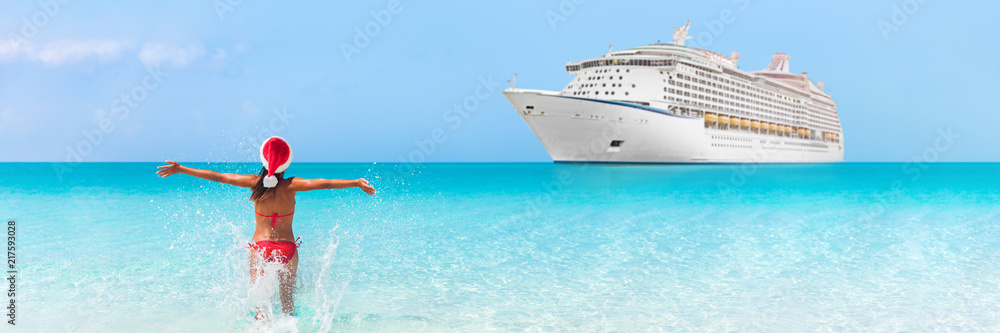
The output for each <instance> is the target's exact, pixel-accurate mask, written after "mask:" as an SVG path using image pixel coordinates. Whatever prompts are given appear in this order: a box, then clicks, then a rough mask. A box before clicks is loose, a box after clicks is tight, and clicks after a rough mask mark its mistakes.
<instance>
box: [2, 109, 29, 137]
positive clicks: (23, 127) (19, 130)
mask: <svg viewBox="0 0 1000 333" xmlns="http://www.w3.org/2000/svg"><path fill="white" fill-rule="evenodd" d="M35 127H36V126H35V125H34V124H30V123H28V121H27V119H25V118H24V116H23V115H21V114H18V113H17V112H14V111H13V110H3V112H0V134H3V133H14V134H18V135H23V134H26V133H30V132H32V131H34V130H35Z"/></svg>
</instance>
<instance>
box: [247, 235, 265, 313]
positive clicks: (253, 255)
mask: <svg viewBox="0 0 1000 333" xmlns="http://www.w3.org/2000/svg"><path fill="white" fill-rule="evenodd" d="M261 273H263V272H262V271H261V267H260V256H259V255H257V251H256V250H254V249H250V293H251V294H253V290H254V288H255V286H256V285H257V275H260V274H261ZM264 318H265V317H264V312H263V311H261V310H260V307H255V308H254V318H253V319H257V320H260V319H264Z"/></svg>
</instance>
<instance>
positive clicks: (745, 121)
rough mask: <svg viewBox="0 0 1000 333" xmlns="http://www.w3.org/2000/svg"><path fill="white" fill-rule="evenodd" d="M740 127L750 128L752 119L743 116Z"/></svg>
mask: <svg viewBox="0 0 1000 333" xmlns="http://www.w3.org/2000/svg"><path fill="white" fill-rule="evenodd" d="M740 127H743V128H750V119H746V118H743V120H741V121H740Z"/></svg>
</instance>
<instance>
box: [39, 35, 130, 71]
mask: <svg viewBox="0 0 1000 333" xmlns="http://www.w3.org/2000/svg"><path fill="white" fill-rule="evenodd" d="M126 48H127V45H125V44H124V43H122V42H119V41H115V40H90V41H68V40H67V41H58V42H52V43H48V44H45V45H43V46H42V47H39V48H33V49H32V50H31V53H32V54H31V56H30V57H31V58H32V59H34V60H38V61H41V62H44V63H46V64H49V65H52V66H59V65H63V64H73V63H77V62H80V61H83V60H87V59H92V58H93V59H97V60H98V61H102V62H103V61H108V60H113V59H116V58H118V57H120V56H121V53H122V51H124V50H125V49H126Z"/></svg>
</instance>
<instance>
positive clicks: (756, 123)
mask: <svg viewBox="0 0 1000 333" xmlns="http://www.w3.org/2000/svg"><path fill="white" fill-rule="evenodd" d="M750 128H752V129H755V130H759V129H760V122H759V121H756V120H754V121H751V122H750Z"/></svg>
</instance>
